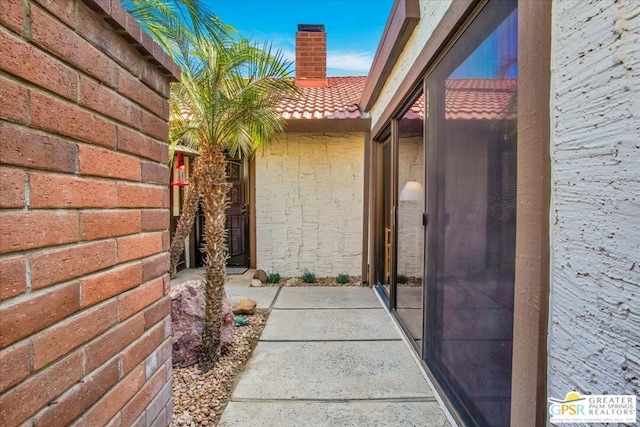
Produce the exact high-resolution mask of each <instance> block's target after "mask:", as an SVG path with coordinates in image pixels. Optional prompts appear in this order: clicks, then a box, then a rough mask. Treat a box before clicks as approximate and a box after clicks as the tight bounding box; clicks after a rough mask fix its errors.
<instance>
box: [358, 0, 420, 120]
mask: <svg viewBox="0 0 640 427" xmlns="http://www.w3.org/2000/svg"><path fill="white" fill-rule="evenodd" d="M419 20H420V3H419V1H418V0H395V2H394V3H393V8H392V9H391V14H390V15H389V18H388V19H387V24H386V26H385V28H384V32H383V34H382V38H381V40H380V44H379V45H378V49H377V50H376V55H375V57H374V58H373V63H372V64H371V70H370V72H369V75H368V76H367V80H366V82H365V86H364V90H363V93H362V98H361V99H360V103H359V105H360V106H361V108H362V109H363V110H364V111H369V110H370V109H371V107H373V104H375V102H376V100H377V99H378V96H379V95H380V92H381V91H382V87H383V86H384V83H385V81H386V79H387V77H388V76H389V74H390V73H391V70H392V69H393V67H394V65H395V64H396V61H397V60H398V58H399V57H400V54H401V53H402V50H403V49H404V47H405V45H406V44H407V41H408V40H409V37H411V34H412V33H413V30H414V29H415V28H416V26H417V25H418V21H419Z"/></svg>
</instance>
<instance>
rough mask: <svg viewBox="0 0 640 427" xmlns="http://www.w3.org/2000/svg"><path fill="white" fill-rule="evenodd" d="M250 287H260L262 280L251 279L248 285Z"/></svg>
mask: <svg viewBox="0 0 640 427" xmlns="http://www.w3.org/2000/svg"><path fill="white" fill-rule="evenodd" d="M249 286H250V287H252V288H260V287H262V282H261V281H260V280H259V279H253V280H251V284H250V285H249Z"/></svg>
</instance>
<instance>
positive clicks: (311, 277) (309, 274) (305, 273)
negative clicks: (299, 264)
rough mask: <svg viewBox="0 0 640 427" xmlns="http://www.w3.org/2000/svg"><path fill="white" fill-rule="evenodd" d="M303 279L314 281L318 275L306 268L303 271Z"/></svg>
mask: <svg viewBox="0 0 640 427" xmlns="http://www.w3.org/2000/svg"><path fill="white" fill-rule="evenodd" d="M302 281H303V282H304V283H314V282H315V281H316V275H315V274H314V273H312V272H310V271H309V270H307V269H306V268H305V270H304V271H303V272H302Z"/></svg>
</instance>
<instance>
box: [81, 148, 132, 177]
mask: <svg viewBox="0 0 640 427" xmlns="http://www.w3.org/2000/svg"><path fill="white" fill-rule="evenodd" d="M78 171H79V172H80V173H81V174H82V175H93V176H104V177H109V178H116V179H126V180H129V181H140V161H139V160H138V159H137V158H135V157H132V156H129V155H126V154H122V153H118V152H115V151H110V150H105V149H103V148H98V147H92V146H90V145H84V144H82V145H80V147H79V150H78Z"/></svg>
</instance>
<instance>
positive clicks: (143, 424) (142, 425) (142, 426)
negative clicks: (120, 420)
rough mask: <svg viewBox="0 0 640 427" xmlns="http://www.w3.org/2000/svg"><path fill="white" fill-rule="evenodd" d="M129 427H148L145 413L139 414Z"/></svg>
mask: <svg viewBox="0 0 640 427" xmlns="http://www.w3.org/2000/svg"><path fill="white" fill-rule="evenodd" d="M131 427H149V424H147V414H146V413H145V412H143V413H141V414H140V416H139V417H138V418H136V419H135V420H134V421H133V423H132V424H131Z"/></svg>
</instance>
